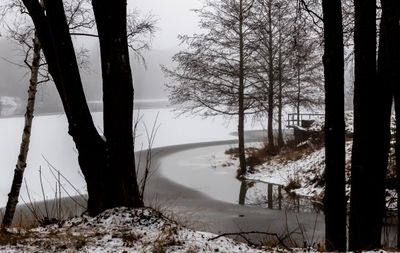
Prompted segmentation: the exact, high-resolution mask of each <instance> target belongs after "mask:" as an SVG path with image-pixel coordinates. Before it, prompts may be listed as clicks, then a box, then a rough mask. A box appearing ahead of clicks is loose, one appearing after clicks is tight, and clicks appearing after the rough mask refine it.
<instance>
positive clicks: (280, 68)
mask: <svg viewBox="0 0 400 253" xmlns="http://www.w3.org/2000/svg"><path fill="white" fill-rule="evenodd" d="M278 8H279V17H278V29H279V38H278V40H279V41H278V47H279V49H278V147H279V148H281V147H283V146H284V145H285V141H284V140H283V133H282V109H283V108H282V107H283V104H282V89H283V87H282V86H283V80H282V79H283V62H282V61H283V59H282V43H283V42H282V29H283V27H282V22H281V19H282V16H281V13H280V12H281V9H280V8H281V6H279V7H278Z"/></svg>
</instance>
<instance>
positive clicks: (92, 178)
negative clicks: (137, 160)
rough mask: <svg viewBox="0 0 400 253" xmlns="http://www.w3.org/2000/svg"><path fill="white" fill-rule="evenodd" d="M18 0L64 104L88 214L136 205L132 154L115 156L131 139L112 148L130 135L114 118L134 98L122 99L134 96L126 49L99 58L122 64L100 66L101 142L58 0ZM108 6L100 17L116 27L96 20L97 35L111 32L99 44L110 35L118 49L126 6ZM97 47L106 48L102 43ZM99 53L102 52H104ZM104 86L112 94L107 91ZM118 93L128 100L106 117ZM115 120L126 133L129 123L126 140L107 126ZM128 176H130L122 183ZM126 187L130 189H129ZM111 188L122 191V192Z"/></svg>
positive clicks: (119, 49)
mask: <svg viewBox="0 0 400 253" xmlns="http://www.w3.org/2000/svg"><path fill="white" fill-rule="evenodd" d="M23 2H24V4H25V6H26V7H27V9H28V11H29V14H30V15H31V17H32V20H33V22H34V24H35V28H36V31H37V33H38V36H39V40H40V42H41V44H42V48H43V52H44V55H45V57H46V60H47V62H48V65H49V72H50V74H51V75H52V77H53V79H54V81H55V84H56V87H57V90H58V92H59V94H60V97H61V100H62V103H63V106H64V110H65V113H66V116H67V119H68V125H69V134H70V135H71V136H72V138H73V140H74V142H75V145H76V148H77V150H78V152H79V157H78V159H79V164H80V167H81V170H82V172H83V175H84V176H85V180H86V183H87V189H88V194H89V201H88V212H89V214H90V215H96V214H98V213H100V212H102V211H103V210H105V209H107V208H111V207H116V206H134V205H138V206H140V205H141V203H142V202H141V200H139V194H137V193H138V192H137V191H135V189H137V182H136V181H135V180H134V179H135V177H133V176H132V173H135V170H134V167H133V166H134V165H132V163H134V160H133V157H130V158H127V157H125V158H124V159H125V160H124V161H125V162H126V163H125V164H124V162H123V160H118V159H119V157H120V156H133V151H132V148H133V145H132V147H129V148H128V149H127V150H124V151H122V153H121V154H115V152H118V150H116V149H115V146H116V143H117V142H119V141H121V143H120V145H121V146H122V147H127V146H128V145H129V143H131V141H130V139H131V136H132V128H131V127H130V126H131V124H132V121H131V122H130V126H129V125H126V124H129V123H126V121H125V120H124V121H121V122H120V121H119V120H120V119H121V117H122V115H123V116H126V115H125V113H126V111H127V110H131V108H132V107H131V106H133V101H132V105H129V102H126V100H131V98H130V97H131V96H133V94H132V92H130V93H129V88H126V87H127V86H128V85H127V83H128V82H131V78H128V77H127V76H128V75H130V72H129V71H127V70H126V64H129V57H128V55H127V54H126V55H125V56H123V54H118V55H116V56H114V57H116V58H118V57H120V58H121V61H118V60H114V59H112V60H110V59H108V58H106V59H104V61H105V62H106V64H110V63H111V64H114V65H117V64H121V66H114V65H106V66H107V67H106V66H103V70H105V71H106V72H107V73H106V74H103V76H106V78H108V79H107V80H105V81H104V82H105V83H104V85H105V88H104V92H105V94H104V96H105V97H107V99H106V100H107V105H105V107H107V110H108V114H107V115H108V116H107V118H105V119H104V121H105V131H107V135H109V138H110V140H108V139H107V143H106V141H105V140H103V138H102V137H101V136H100V135H99V134H98V132H97V130H96V127H95V126H94V124H93V120H92V117H91V115H90V111H89V108H88V106H87V103H86V98H85V95H84V92H83V87H82V81H81V78H80V74H79V69H78V65H77V61H76V57H75V53H74V48H73V44H72V40H71V37H70V34H69V29H68V26H67V22H66V18H65V14H64V9H63V4H62V1H61V0H52V1H45V4H46V6H45V8H46V11H44V10H43V9H42V7H41V6H40V4H39V3H38V2H37V1H35V0H23ZM107 7H108V8H107V10H108V11H109V13H108V12H107V13H102V14H104V15H105V16H104V18H107V19H108V22H109V25H110V26H113V29H115V31H116V32H115V34H107V33H105V32H104V30H107V29H109V28H107V27H106V28H104V27H103V26H105V25H108V24H104V22H103V23H102V22H99V23H98V24H97V27H98V29H99V35H100V37H101V36H108V35H109V36H111V37H109V38H100V41H103V42H102V44H103V45H102V47H104V40H110V41H114V42H115V44H113V43H110V44H107V46H110V47H113V46H119V47H121V48H118V49H109V50H112V51H113V52H115V53H118V52H120V51H121V52H124V51H123V50H125V49H123V48H122V47H124V46H125V45H126V44H125V42H121V41H119V40H124V37H119V36H117V35H118V34H119V33H120V32H121V30H123V29H126V26H125V24H126V23H125V22H124V20H125V18H126V15H125V14H126V13H122V11H120V9H124V8H126V2H123V1H120V2H113V3H112V4H109V6H107ZM94 11H95V13H96V11H99V10H94ZM97 15H98V14H97ZM116 16H119V17H116ZM121 27H123V28H121ZM112 36H116V37H112ZM102 50H106V49H104V48H102ZM114 50H116V51H114ZM102 57H106V55H104V53H103V52H102ZM125 57H126V58H125ZM119 71H120V72H119ZM124 71H126V72H127V73H125V72H124ZM128 72H129V73H128ZM117 74H121V75H122V77H116V76H115V75H117ZM113 77H115V78H116V79H115V81H116V82H121V83H118V84H117V85H118V86H122V87H124V88H120V87H118V88H117V87H116V88H115V89H116V90H117V91H112V90H111V89H110V85H107V84H109V83H110V80H111V79H110V78H113ZM106 83H107V84H106ZM117 85H116V86H117ZM113 88H114V87H113ZM120 89H123V90H124V91H125V92H126V93H122V91H121V90H120ZM130 91H132V90H130ZM106 92H109V93H112V94H106ZM117 95H120V97H119V102H120V103H121V104H122V105H124V106H127V108H125V109H123V110H122V111H115V112H114V114H113V116H114V119H115V121H116V122H115V123H112V122H111V123H110V120H111V121H112V120H114V119H110V116H109V113H110V109H109V108H110V103H111V104H112V103H113V101H114V102H115V96H117ZM110 97H111V98H110ZM110 101H111V102H110ZM111 108H113V109H115V110H117V108H119V107H115V105H114V107H113V106H111ZM131 113H132V111H131ZM126 120H129V116H127V119H126ZM106 121H107V122H106ZM117 123H118V124H120V131H121V135H122V133H123V134H126V133H127V129H128V128H129V129H130V134H128V135H126V136H125V138H126V140H125V139H124V140H122V138H121V136H119V137H116V136H115V133H113V131H115V129H114V130H113V127H111V126H112V125H113V124H117ZM110 124H111V126H110ZM127 143H128V144H127ZM131 151H132V152H131ZM132 168H133V169H132ZM131 170H133V171H131ZM120 180H122V181H120ZM129 180H132V181H130V183H127V181H129ZM129 190H132V191H131V192H129ZM113 194H122V196H121V195H113Z"/></svg>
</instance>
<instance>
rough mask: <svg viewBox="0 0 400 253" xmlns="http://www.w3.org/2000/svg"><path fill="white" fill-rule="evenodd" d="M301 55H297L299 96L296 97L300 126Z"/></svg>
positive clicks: (298, 123)
mask: <svg viewBox="0 0 400 253" xmlns="http://www.w3.org/2000/svg"><path fill="white" fill-rule="evenodd" d="M299 57H300V56H297V61H298V63H297V66H296V75H297V98H296V114H297V125H298V126H300V125H301V122H300V99H301V74H300V58H299Z"/></svg>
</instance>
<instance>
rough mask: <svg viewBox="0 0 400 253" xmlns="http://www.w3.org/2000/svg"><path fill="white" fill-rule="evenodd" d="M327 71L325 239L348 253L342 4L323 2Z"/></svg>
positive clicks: (328, 244) (328, 245) (333, 0)
mask: <svg viewBox="0 0 400 253" xmlns="http://www.w3.org/2000/svg"><path fill="white" fill-rule="evenodd" d="M322 7H323V13H324V38H325V53H324V69H325V148H326V149H325V163H326V169H325V177H326V186H325V199H324V210H325V238H326V242H325V245H326V249H327V250H328V251H346V220H347V210H346V209H347V208H346V206H347V203H346V194H345V183H346V179H345V124H344V51H343V25H342V12H341V11H342V10H341V1H340V0H323V1H322Z"/></svg>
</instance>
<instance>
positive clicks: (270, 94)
mask: <svg viewBox="0 0 400 253" xmlns="http://www.w3.org/2000/svg"><path fill="white" fill-rule="evenodd" d="M268 30H269V33H268V126H267V137H268V145H267V151H268V152H270V153H272V154H274V153H275V152H276V150H275V144H274V129H273V118H274V81H275V76H274V52H273V41H272V39H273V38H272V37H273V35H272V1H271V0H270V1H268Z"/></svg>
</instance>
